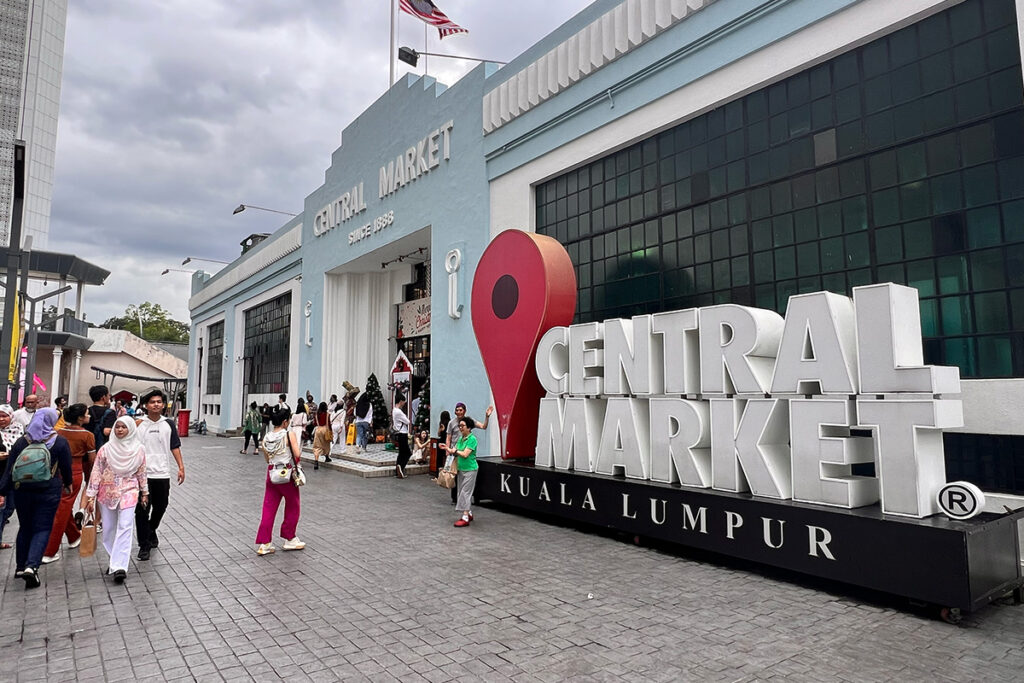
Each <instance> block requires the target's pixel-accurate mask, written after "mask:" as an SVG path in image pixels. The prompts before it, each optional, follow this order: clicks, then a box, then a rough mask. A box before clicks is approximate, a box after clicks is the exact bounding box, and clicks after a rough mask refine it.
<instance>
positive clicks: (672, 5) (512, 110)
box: [483, 0, 715, 135]
mask: <svg viewBox="0 0 1024 683" xmlns="http://www.w3.org/2000/svg"><path fill="white" fill-rule="evenodd" d="M714 1H715V0H626V1H625V2H623V3H622V4H621V5H619V6H617V7H615V8H614V9H611V10H609V11H608V12H605V13H604V14H603V15H601V16H600V17H598V18H597V19H595V20H594V21H592V22H591V23H590V24H588V25H587V26H585V27H584V28H583V29H582V30H580V31H579V32H577V33H576V34H574V35H573V36H571V37H569V38H568V39H567V40H565V41H563V42H562V43H560V44H559V45H557V46H555V47H554V48H553V49H552V50H550V51H549V52H548V53H547V54H545V55H544V56H542V57H541V58H539V59H538V60H536V61H535V62H533V63H531V64H528V65H527V66H526V67H525V68H523V69H521V70H520V71H519V72H517V73H516V74H515V75H513V76H512V77H511V78H509V79H508V80H507V81H505V82H504V83H501V84H500V85H499V86H498V87H496V88H495V89H494V90H492V91H491V92H489V93H487V94H486V95H484V99H483V122H484V134H485V135H486V134H488V133H492V132H494V131H495V130H497V129H498V128H501V127H502V126H503V125H505V124H506V123H508V122H509V121H511V120H513V119H515V118H516V117H518V116H520V115H522V114H525V113H526V112H528V111H529V110H530V109H532V108H534V107H536V106H537V105H539V104H541V103H542V102H544V101H546V100H548V99H550V98H551V97H554V96H555V95H557V94H558V93H560V92H561V91H563V90H565V89H566V88H569V87H571V86H572V85H573V84H575V83H577V82H579V81H580V80H582V79H584V78H586V77H587V76H589V75H590V74H592V73H594V72H595V71H597V70H598V69H600V68H602V67H604V66H607V65H608V64H610V63H611V62H612V61H614V60H616V59H618V58H619V57H621V56H622V55H624V54H626V53H627V52H630V51H631V50H634V49H636V48H637V47H639V46H640V45H642V44H644V43H646V42H647V41H649V40H650V39H651V38H654V37H655V36H656V35H658V34H659V33H662V32H664V31H666V30H667V29H669V28H671V27H672V26H675V25H676V24H678V23H679V22H680V21H683V20H684V19H686V18H687V17H689V16H690V15H691V14H693V13H694V12H698V11H700V10H702V9H704V8H705V7H707V6H708V5H710V4H711V3H712V2H714Z"/></svg>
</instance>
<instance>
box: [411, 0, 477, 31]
mask: <svg viewBox="0 0 1024 683" xmlns="http://www.w3.org/2000/svg"><path fill="white" fill-rule="evenodd" d="M398 6H399V7H400V8H401V10H402V11H403V12H405V13H407V14H411V15H413V16H414V17H418V18H419V19H422V20H423V21H425V22H427V23H428V24H430V25H431V26H436V27H437V32H438V33H439V34H441V38H446V37H448V36H450V35H453V34H455V33H469V31H467V30H466V29H464V28H462V27H461V26H459V25H458V24H456V23H455V22H453V21H452V20H451V19H449V18H448V17H447V15H445V13H444V12H442V11H441V10H439V9H438V8H437V5H435V4H434V3H432V2H431V1H430V0H398Z"/></svg>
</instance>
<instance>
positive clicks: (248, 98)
mask: <svg viewBox="0 0 1024 683" xmlns="http://www.w3.org/2000/svg"><path fill="white" fill-rule="evenodd" d="M69 4H70V7H69V15H68V33H67V47H66V51H65V61H64V65H65V70H64V82H63V89H62V94H61V123H60V131H59V134H58V150H57V169H56V182H55V190H54V202H53V207H52V220H51V232H50V235H51V236H50V244H51V248H52V249H58V250H63V251H71V252H74V253H78V254H80V255H82V257H83V258H86V259H87V260H90V261H92V262H94V263H96V264H97V265H100V266H103V267H105V268H107V269H109V270H111V272H112V274H111V277H110V279H109V280H108V283H107V285H106V286H104V287H100V288H93V289H92V290H90V292H89V293H88V294H87V297H86V303H87V310H88V311H89V318H90V319H92V320H97V321H102V320H104V319H106V318H107V317H110V316H112V315H119V314H120V313H122V312H123V311H124V308H125V307H126V306H127V305H128V304H131V303H137V302H138V301H142V300H146V299H148V300H151V301H155V302H157V303H160V304H161V305H163V306H164V307H166V308H168V309H169V310H171V311H173V312H174V313H175V315H177V316H178V317H179V318H180V319H185V318H187V299H188V295H189V277H188V275H187V274H186V273H178V272H175V271H172V272H171V273H169V274H168V275H166V276H160V275H159V273H160V271H161V270H163V269H164V268H169V267H181V266H180V263H181V260H182V259H183V258H184V257H185V256H200V257H201V256H207V257H210V258H216V259H231V258H234V257H235V256H237V255H238V253H239V251H240V248H239V245H238V243H239V241H240V240H241V239H242V238H243V237H245V236H246V235H248V234H250V233H253V232H270V231H273V230H275V229H277V228H278V227H280V226H281V225H282V224H283V218H284V217H282V216H276V215H274V214H268V213H263V212H258V211H252V212H249V211H247V212H245V213H243V214H239V215H237V216H232V215H231V210H232V209H233V208H234V207H235V206H237V205H238V204H239V203H247V204H254V205H258V206H266V207H270V208H276V209H281V210H284V211H295V212H297V211H299V210H300V209H301V208H302V201H303V199H304V198H305V197H306V195H308V194H309V193H310V192H311V191H313V190H315V189H316V188H317V187H318V186H319V185H320V184H321V183H322V182H323V177H324V171H325V169H326V168H327V167H328V166H329V165H330V160H331V154H332V152H333V151H334V150H335V148H336V147H337V146H338V144H339V141H340V139H341V132H342V130H343V129H344V127H345V126H346V125H348V124H349V123H351V121H352V120H353V119H354V118H355V117H356V116H358V115H359V113H361V112H362V111H363V110H364V109H365V108H366V107H368V106H369V105H370V104H371V103H372V102H373V101H374V100H375V99H376V98H378V97H380V96H381V95H382V94H383V93H384V90H385V89H386V87H387V73H388V55H387V40H388V12H387V4H386V3H367V2H356V1H355V0H307V1H305V2H292V1H287V0H204V1H202V2H200V1H198V0H162V1H161V2H158V3H124V2H123V0H75V1H74V2H72V3H69ZM438 4H439V5H440V6H441V8H442V9H443V10H444V11H445V12H447V13H448V14H449V16H451V17H452V18H453V19H455V20H456V21H458V22H459V23H461V24H462V25H464V26H466V27H467V28H469V29H470V31H471V33H470V34H469V35H468V36H458V37H455V38H449V39H446V40H445V41H443V42H441V43H438V41H437V34H436V32H435V31H434V29H430V32H429V35H430V41H431V44H430V47H431V50H433V51H438V52H453V53H459V54H480V55H482V56H485V57H491V58H494V59H509V58H511V57H513V56H515V55H516V54H518V53H519V52H521V51H522V50H524V49H525V48H526V47H528V46H529V44H530V43H531V42H533V41H535V40H537V39H539V38H541V37H542V36H543V34H544V33H546V32H547V31H550V30H552V29H554V28H555V27H556V26H557V25H558V24H560V23H561V22H562V21H564V20H565V19H567V18H568V17H570V16H571V15H572V14H574V13H575V12H576V11H578V10H579V9H582V8H583V7H584V6H585V5H587V4H588V3H587V2H586V0H562V2H559V3H557V5H554V6H551V3H549V2H547V3H546V2H542V0H523V1H522V2H518V3H481V2H471V1H469V0H444V2H441V1H440V0H439V1H438ZM399 43H400V44H408V45H412V46H414V47H417V48H419V47H421V46H422V44H423V30H422V24H421V23H419V22H417V21H416V20H414V19H412V18H411V17H408V16H402V17H401V18H400V21H399ZM398 66H399V69H398V73H399V74H402V73H405V72H406V71H407V70H408V67H406V66H405V65H402V64H399V65H398ZM473 66H474V64H472V63H468V62H467V63H465V64H460V63H458V62H455V61H451V60H445V61H441V60H436V59H435V60H432V61H431V74H432V75H435V76H438V75H441V76H442V77H441V80H442V81H443V82H448V83H451V82H453V80H454V78H456V77H458V76H459V75H461V74H462V73H465V71H467V70H469V69H470V68H472V67H473Z"/></svg>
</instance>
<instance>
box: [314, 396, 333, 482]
mask: <svg viewBox="0 0 1024 683" xmlns="http://www.w3.org/2000/svg"><path fill="white" fill-rule="evenodd" d="M315 420H316V427H314V428H313V469H319V468H320V456H323V458H324V462H330V461H331V441H332V439H331V425H330V423H329V415H328V412H327V403H326V402H325V401H321V402H320V405H319V406H317V410H316V418H315Z"/></svg>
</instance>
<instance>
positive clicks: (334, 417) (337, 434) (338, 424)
mask: <svg viewBox="0 0 1024 683" xmlns="http://www.w3.org/2000/svg"><path fill="white" fill-rule="evenodd" d="M328 409H330V408H329V407H328ZM344 431H345V406H343V405H342V404H341V402H340V401H339V402H338V403H335V404H334V410H333V411H331V435H332V441H333V442H334V443H337V444H341V445H345V436H344V434H343V432H344Z"/></svg>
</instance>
